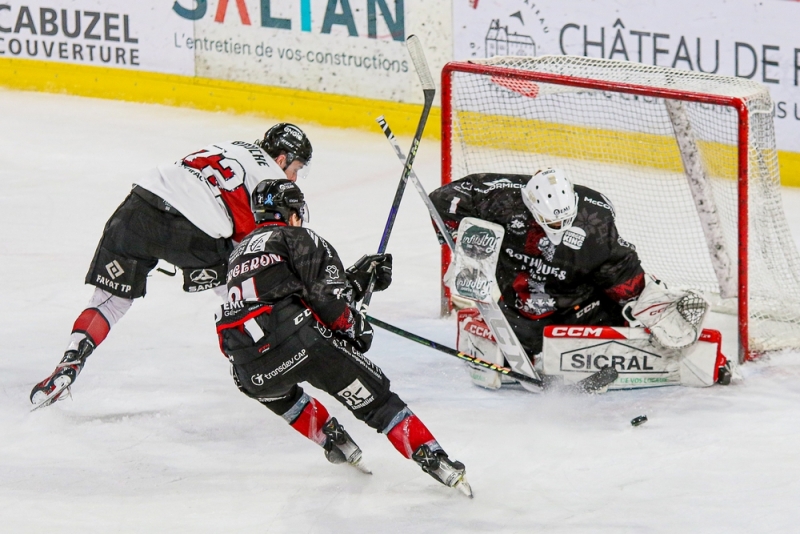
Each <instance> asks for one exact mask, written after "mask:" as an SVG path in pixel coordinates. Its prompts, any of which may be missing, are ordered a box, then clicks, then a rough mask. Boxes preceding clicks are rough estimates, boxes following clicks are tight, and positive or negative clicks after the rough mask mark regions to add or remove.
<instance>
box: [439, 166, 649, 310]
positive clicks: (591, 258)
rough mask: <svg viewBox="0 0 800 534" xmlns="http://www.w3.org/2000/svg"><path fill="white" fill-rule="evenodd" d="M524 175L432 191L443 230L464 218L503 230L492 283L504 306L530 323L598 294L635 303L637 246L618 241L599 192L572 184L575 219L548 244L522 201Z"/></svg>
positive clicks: (469, 180) (640, 280)
mask: <svg viewBox="0 0 800 534" xmlns="http://www.w3.org/2000/svg"><path fill="white" fill-rule="evenodd" d="M530 178H531V177H530V175H518V174H491V173H487V174H472V175H469V176H466V177H464V178H462V179H460V180H457V181H454V182H451V183H449V184H447V185H445V186H442V187H440V188H439V189H437V190H435V191H433V192H432V193H431V194H430V198H431V200H432V201H433V204H434V206H435V207H436V209H437V211H438V212H439V213H440V214H441V216H442V219H444V222H445V224H446V225H447V227H448V228H449V229H450V230H451V231H453V232H455V230H456V229H457V228H458V224H459V222H460V221H461V219H463V218H464V217H476V218H479V219H483V220H486V221H489V222H493V223H497V224H501V225H503V227H504V228H505V237H504V239H503V243H502V251H501V253H500V259H499V261H498V264H497V281H498V284H499V286H500V289H501V291H502V295H503V300H504V301H505V303H506V305H507V306H509V307H510V308H512V309H516V310H517V311H518V312H519V313H520V314H522V315H524V316H526V317H528V318H530V319H540V318H543V317H547V316H548V315H551V314H553V313H555V312H557V311H562V310H566V309H569V308H573V307H575V306H579V305H581V304H582V303H584V302H585V301H586V300H588V299H590V298H592V296H593V294H596V292H598V291H602V292H604V293H605V295H606V296H608V297H609V298H610V299H611V300H613V301H614V302H616V303H620V304H621V303H624V302H626V301H628V300H631V299H633V298H636V297H637V296H638V295H639V293H641V291H642V289H643V288H644V271H643V270H642V267H641V264H640V262H639V257H638V255H637V254H636V249H635V247H634V246H633V245H632V244H631V243H628V242H627V241H625V240H624V239H622V237H620V235H619V233H618V232H617V227H616V225H615V222H614V218H615V214H614V208H613V206H612V205H611V203H610V202H609V200H608V199H606V197H605V196H603V195H602V194H600V193H599V192H597V191H594V190H592V189H589V188H588V187H583V186H580V185H575V186H574V188H575V193H576V194H577V196H578V214H577V216H576V218H575V222H574V223H573V225H572V227H571V228H570V229H569V230H567V231H566V232H564V234H563V237H562V240H561V243H559V244H557V245H556V244H554V243H553V242H551V240H550V239H548V237H547V235H546V234H545V232H544V230H543V229H542V228H541V226H539V224H537V223H536V221H535V220H534V218H533V215H532V214H531V213H530V211H529V210H528V208H527V207H526V206H525V204H523V202H522V193H521V190H522V188H524V187H525V184H527V182H528V180H530Z"/></svg>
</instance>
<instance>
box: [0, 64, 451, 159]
mask: <svg viewBox="0 0 800 534" xmlns="http://www.w3.org/2000/svg"><path fill="white" fill-rule="evenodd" d="M0 85H1V86H4V87H8V88H12V89H21V90H24V91H42V92H48V93H66V94H71V95H79V96H88V97H95V98H108V99H112V100H124V101H128V102H145V103H151V104H166V105H169V106H178V107H190V108H196V109H203V110H208V111H224V112H232V113H247V114H254V115H258V116H264V117H269V118H272V119H276V120H282V121H283V120H285V121H293V122H298V123H300V124H302V123H308V122H311V123H315V124H320V125H322V126H330V127H336V128H359V129H364V130H369V131H372V132H376V134H378V135H383V134H382V133H381V131H380V128H379V127H378V125H377V123H376V122H375V118H376V117H378V116H380V115H384V116H385V117H386V120H387V121H388V123H389V125H390V126H391V128H392V131H393V132H394V133H395V134H398V135H408V136H412V135H414V132H415V131H416V129H417V122H418V121H419V116H420V113H421V112H422V106H421V105H418V104H401V103H397V102H388V101H384V100H373V99H367V98H358V97H351V96H342V95H331V94H326V93H316V92H312V91H300V90H296V89H286V88H282V87H271V86H264V85H256V84H250V83H242V82H230V81H224V80H212V79H208V78H197V77H194V76H179V75H175V74H160V73H154V72H141V71H134V70H126V69H113V68H108V67H95V66H86V65H74V64H68V63H59V62H53V61H36V60H30V59H10V58H0ZM439 125H440V112H439V109H438V108H434V109H432V110H431V114H430V117H429V119H428V123H427V126H426V128H425V137H426V138H429V139H439V131H440V126H439ZM388 154H391V151H389V152H388Z"/></svg>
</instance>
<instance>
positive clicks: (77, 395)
mask: <svg viewBox="0 0 800 534" xmlns="http://www.w3.org/2000/svg"><path fill="white" fill-rule="evenodd" d="M388 119H389V120H390V121H391V117H388ZM272 122H273V121H270V120H264V119H259V118H254V117H242V116H230V115H225V114H214V113H205V112H199V111H194V110H187V109H175V108H168V107H160V106H151V105H139V104H129V103H119V102H113V101H103V100H92V99H83V98H75V97H69V96H61V95H47V94H36V93H23V92H11V91H5V90H0V183H2V184H4V186H3V190H2V194H0V235H2V238H1V239H0V246H1V247H2V248H0V253H2V261H0V277H1V278H2V280H3V287H4V289H3V292H2V299H1V300H0V307H2V311H1V312H0V313H1V314H2V315H0V317H1V318H2V321H1V322H0V325H2V330H1V332H2V340H3V346H4V357H3V358H2V360H0V361H1V362H2V363H0V366H1V368H2V372H0V396H1V397H2V401H0V428H1V429H2V430H0V457H1V458H2V461H0V531H2V532H9V533H27V532H32V533H33V532H36V533H41V532H45V531H55V532H59V533H71V532H76V533H77V532H81V533H94V532H103V533H106V532H170V533H178V532H191V533H192V534H198V533H220V532H239V531H244V530H245V529H247V530H248V531H250V532H270V533H284V532H286V533H289V532H291V533H294V532H309V533H326V532H359V533H369V532H379V531H380V532H387V533H394V532H414V533H420V532H431V533H434V532H435V533H441V532H545V531H546V532H569V533H575V532H586V533H589V532H591V533H597V532H600V533H604V532H607V533H612V532H613V533H620V532H637V533H639V532H796V531H797V529H798V527H797V525H798V524H799V523H800V511H798V505H797V503H798V499H799V498H800V459H798V458H799V456H798V454H800V453H798V451H800V424H798V422H800V385H799V384H798V382H799V379H800V355H798V354H797V353H785V354H778V355H773V356H772V357H771V358H770V359H768V360H764V361H760V362H757V363H750V364H747V365H746V366H744V367H743V369H742V372H743V374H744V376H745V380H744V382H740V383H737V384H734V385H732V386H730V387H727V388H724V387H713V388H709V389H687V388H665V389H659V390H650V391H627V392H615V393H611V394H607V395H603V396H596V397H562V396H556V395H548V396H543V395H534V394H531V393H527V392H525V391H522V390H515V389H509V390H502V391H500V392H489V391H484V390H481V389H478V388H476V387H473V386H472V385H471V384H470V383H469V382H468V380H467V377H466V374H465V372H464V370H463V368H462V363H461V362H460V361H458V360H456V359H454V358H450V357H448V356H446V355H443V354H440V353H437V352H434V351H431V350H429V349H426V348H424V347H422V346H419V345H415V344H413V343H411V342H409V341H406V340H404V339H401V338H397V337H393V336H392V335H391V334H388V333H386V332H383V331H378V332H377V334H376V339H375V343H374V344H373V348H372V350H371V351H370V353H369V356H370V357H371V358H372V359H373V360H374V361H375V362H376V363H378V364H379V365H380V366H381V367H382V368H383V369H384V370H385V371H386V373H387V375H388V376H390V377H391V378H392V380H393V382H392V383H393V388H394V389H395V390H396V391H397V392H398V393H399V394H400V395H401V397H402V398H403V399H404V400H405V401H406V402H408V403H409V405H410V407H411V408H412V409H413V410H414V411H415V412H416V413H417V414H418V415H419V416H420V417H421V418H422V419H423V420H424V421H425V422H426V424H427V425H428V426H429V427H430V428H431V430H432V431H433V432H434V434H435V435H436V436H437V438H438V439H439V441H440V442H441V443H442V445H443V446H444V447H445V449H446V450H447V451H448V452H449V453H450V454H451V455H452V456H453V457H455V458H457V459H459V460H461V461H463V462H464V463H465V464H466V465H467V472H468V475H469V479H470V482H471V483H472V486H473V489H474V491H475V499H473V500H469V499H466V498H464V496H462V495H461V494H459V493H458V492H456V491H453V490H449V489H447V488H444V487H443V486H440V485H438V484H437V483H435V482H434V481H433V480H432V479H431V478H430V477H428V476H427V475H425V474H423V473H422V472H421V471H420V470H419V469H418V468H417V467H416V466H415V465H414V464H413V463H412V462H410V461H407V460H404V459H403V458H402V457H401V456H400V455H399V454H398V453H397V452H396V451H395V450H394V449H393V448H392V447H391V445H390V444H389V443H388V442H387V440H386V439H385V437H384V436H382V435H380V434H377V433H375V432H373V431H372V430H371V429H369V428H368V427H367V426H365V425H363V424H361V423H359V422H358V421H356V420H355V419H354V418H353V417H352V416H350V415H349V414H348V413H347V411H346V410H345V409H344V408H343V407H341V406H340V405H339V404H338V403H337V402H336V401H335V400H333V399H332V398H330V397H329V396H327V395H325V394H324V393H321V392H314V391H313V390H312V393H313V394H315V395H316V396H318V398H320V399H321V400H322V401H323V402H324V403H325V404H326V406H327V407H328V409H329V410H330V411H331V412H332V413H333V414H334V415H335V416H337V417H338V419H339V420H340V421H341V422H343V423H344V424H345V426H346V427H347V429H348V431H349V432H350V433H351V434H352V435H353V437H354V438H355V440H356V441H357V442H358V443H359V444H360V445H361V447H362V448H363V449H364V459H365V460H364V461H365V462H366V463H367V465H369V466H370V467H371V468H372V470H373V472H374V475H372V476H365V475H362V474H361V473H358V472H357V471H356V470H354V469H349V468H347V467H345V466H334V465H331V464H329V463H328V462H327V461H326V460H325V459H324V457H323V454H322V451H321V450H320V449H319V448H318V447H317V446H316V445H314V444H313V443H311V442H309V441H307V440H305V439H303V438H302V437H301V436H299V435H298V434H297V433H296V432H294V431H293V430H292V429H291V428H289V427H288V426H287V425H286V423H285V422H284V421H283V420H282V419H280V418H278V417H276V416H274V415H273V414H272V413H271V412H269V411H267V410H265V409H264V408H262V407H261V406H260V405H258V404H257V403H256V402H254V401H252V400H250V399H248V398H246V397H245V396H243V395H242V394H241V393H239V392H238V391H237V390H236V388H235V387H234V385H233V383H232V381H231V379H230V377H229V376H228V364H227V361H226V360H225V359H224V358H223V357H222V356H221V355H220V353H219V351H218V348H217V346H216V340H215V333H214V328H213V311H214V307H215V305H216V298H215V297H214V295H213V294H211V293H210V292H209V293H207V294H199V295H188V294H184V293H183V292H182V291H181V284H180V281H179V279H178V278H177V277H176V278H169V277H167V276H164V275H161V274H153V276H152V277H151V279H150V280H149V284H148V289H149V292H148V295H147V297H146V298H145V299H143V300H140V301H137V302H136V304H135V305H134V307H133V308H132V310H131V311H130V312H129V313H128V315H127V316H126V317H125V318H124V319H123V320H122V321H121V322H120V323H119V325H117V327H115V329H114V331H113V332H112V333H111V335H110V336H109V338H108V339H107V340H106V342H105V343H104V344H103V345H102V346H101V347H100V348H99V349H98V350H97V352H96V353H95V354H94V355H93V356H91V358H90V359H89V362H88V364H87V366H86V368H85V370H84V372H83V374H82V375H81V377H80V378H79V380H78V382H77V383H76V386H75V388H74V391H73V394H74V400H66V401H64V402H59V403H57V404H55V405H54V406H52V407H49V408H46V409H44V410H41V411H38V412H35V413H30V412H29V409H30V404H29V402H28V393H29V391H30V388H31V386H32V385H33V384H34V383H35V382H37V381H39V380H41V379H42V378H44V376H46V375H47V373H49V372H50V371H51V370H52V368H53V367H54V365H55V364H56V363H57V361H58V360H59V358H60V356H61V354H62V353H63V350H64V348H65V345H66V341H67V336H68V334H69V331H70V327H71V326H72V322H73V321H74V319H75V317H76V316H77V315H78V313H79V312H80V311H81V309H82V308H83V306H84V304H85V303H86V302H87V300H88V298H89V295H90V293H91V288H90V287H89V286H84V285H83V277H84V274H85V270H86V268H87V266H88V264H89V261H90V260H91V257H92V254H93V253H94V248H95V246H96V244H97V240H98V238H99V237H100V234H101V232H102V229H103V225H104V224H105V221H106V220H107V219H108V217H109V216H110V215H111V213H112V212H113V210H114V209H115V207H116V206H117V205H118V204H119V203H120V202H122V200H123V199H124V197H125V195H126V194H127V192H128V190H129V188H130V184H131V182H132V181H133V180H134V179H135V178H136V177H137V176H139V175H141V173H143V172H145V171H146V170H148V169H149V168H151V167H153V166H155V165H156V164H159V163H162V162H168V161H173V160H176V159H178V158H180V157H182V156H184V155H186V154H188V153H190V152H192V151H195V150H197V149H198V148H200V147H202V146H204V145H206V144H209V143H212V142H215V141H223V140H236V139H241V140H246V141H250V140H253V139H255V138H257V137H261V136H262V135H263V132H264V130H265V129H266V128H267V127H268V126H270V125H271V124H272ZM303 127H304V128H305V129H306V130H307V133H308V134H309V135H310V137H311V140H312V142H313V144H314V148H315V153H314V161H313V171H312V174H311V177H310V178H308V179H307V180H305V181H302V182H301V183H300V185H301V187H302V188H303V189H304V191H305V193H306V196H307V199H308V201H309V204H310V207H311V224H310V226H311V227H312V228H314V229H315V230H317V231H318V232H319V233H320V234H321V235H322V236H324V237H326V238H328V239H330V240H331V242H332V243H333V244H334V245H335V247H336V248H337V250H338V251H339V253H340V254H341V256H342V257H343V260H344V261H345V263H346V264H349V263H351V262H353V261H355V260H356V259H357V258H358V257H359V256H360V255H361V254H363V253H367V252H371V251H374V250H375V249H377V246H378V243H379V241H380V236H381V233H382V231H383V227H384V225H385V222H386V216H387V214H388V210H389V206H390V204H391V200H392V198H393V196H394V191H395V188H396V186H397V180H398V178H399V175H400V165H399V163H398V162H397V160H396V158H395V156H394V154H393V152H392V150H391V148H390V147H389V145H388V143H387V142H386V140H385V139H384V137H383V134H382V133H381V132H380V130H379V129H378V127H377V125H376V127H375V131H374V132H373V133H367V132H359V131H343V130H331V129H323V128H317V127H307V126H306V125H303ZM400 142H401V145H402V146H404V147H407V146H408V145H409V144H410V139H400ZM438 157H439V153H438V149H437V146H436V143H435V142H431V141H428V140H426V141H424V142H423V143H422V145H421V148H420V153H419V156H418V157H417V164H416V166H415V168H416V170H417V173H418V174H419V176H420V177H421V179H422V180H423V182H424V183H425V185H426V187H427V188H429V189H432V188H433V187H435V186H436V181H437V177H438V175H439V168H438ZM784 199H785V202H786V207H787V210H786V211H787V215H788V217H789V220H790V224H792V227H793V228H794V229H795V230H800V210H799V209H798V206H800V192H798V191H796V190H793V191H789V190H787V191H785V192H784ZM797 234H800V231H798V232H796V234H795V235H797ZM389 251H390V252H392V253H394V255H395V262H394V264H395V277H394V284H393V286H392V287H391V288H390V289H389V290H387V291H386V292H384V293H382V294H378V295H376V296H375V298H374V299H373V306H372V310H371V312H372V313H373V314H374V315H375V316H377V317H379V318H381V319H384V320H386V321H389V322H393V323H395V324H397V325H398V326H401V327H404V328H407V329H409V330H412V331H414V332H417V333H420V334H422V335H425V336H428V337H431V338H433V339H436V340H438V341H441V342H446V343H450V344H451V345H452V344H453V343H454V338H455V323H454V322H453V321H452V320H441V319H439V318H438V316H437V312H438V284H437V272H438V253H437V251H438V247H437V244H436V240H435V238H434V236H433V232H432V231H431V226H430V223H429V220H428V218H427V214H426V211H425V208H424V206H423V205H422V203H421V202H420V201H419V199H417V198H416V193H415V192H414V191H413V189H412V188H411V187H409V191H408V192H407V193H406V197H405V199H404V201H403V204H402V207H401V209H400V213H399V217H398V220H397V223H396V225H395V229H394V233H393V234H392V238H391V240H390V242H389ZM714 321H715V324H714V325H715V326H720V327H721V328H723V330H724V334H725V336H726V350H727V351H728V353H729V354H731V355H733V352H732V348H731V347H733V346H734V345H733V344H734V343H735V339H734V335H735V331H734V329H733V323H732V322H731V321H730V320H729V318H725V317H716V318H714ZM309 390H310V388H309ZM641 414H647V416H648V419H649V421H648V422H647V423H646V424H644V425H642V426H640V427H637V428H633V427H631V425H630V420H631V419H632V418H633V417H635V416H637V415H641Z"/></svg>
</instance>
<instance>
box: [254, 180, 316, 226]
mask: <svg viewBox="0 0 800 534" xmlns="http://www.w3.org/2000/svg"><path fill="white" fill-rule="evenodd" d="M251 200H252V209H253V217H254V218H255V221H256V224H261V223H265V222H277V221H280V222H286V223H288V222H289V217H290V216H291V214H292V212H295V213H297V216H298V217H300V219H302V221H303V222H306V221H307V219H308V216H307V209H306V201H305V197H304V196H303V192H302V191H300V188H299V187H297V185H295V184H294V182H291V181H289V180H283V179H281V180H264V181H263V182H261V183H259V184H258V185H257V186H256V188H255V190H254V191H253V195H252V197H251Z"/></svg>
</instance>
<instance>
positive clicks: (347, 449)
mask: <svg viewBox="0 0 800 534" xmlns="http://www.w3.org/2000/svg"><path fill="white" fill-rule="evenodd" d="M322 432H323V433H324V434H325V435H326V436H327V437H328V439H327V440H326V441H325V445H323V448H324V449H325V457H326V458H327V459H328V461H329V462H330V463H332V464H343V463H348V464H350V465H352V466H353V467H355V468H356V469H358V470H359V471H361V472H362V473H365V474H367V475H371V474H372V471H370V470H369V468H367V467H366V466H365V465H364V464H362V463H361V449H360V448H359V446H358V445H356V444H355V442H354V441H353V438H351V437H350V434H348V433H347V431H346V430H345V429H344V427H343V426H342V425H340V424H339V422H338V421H337V420H336V418H335V417H331V418H330V420H329V421H328V422H327V423H325V426H323V427H322Z"/></svg>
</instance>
